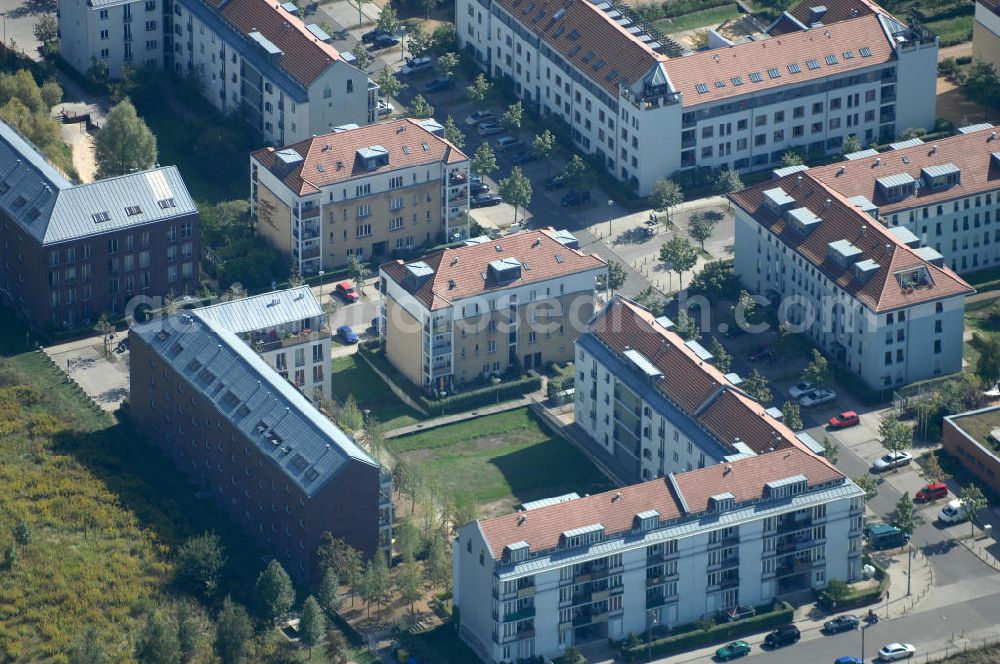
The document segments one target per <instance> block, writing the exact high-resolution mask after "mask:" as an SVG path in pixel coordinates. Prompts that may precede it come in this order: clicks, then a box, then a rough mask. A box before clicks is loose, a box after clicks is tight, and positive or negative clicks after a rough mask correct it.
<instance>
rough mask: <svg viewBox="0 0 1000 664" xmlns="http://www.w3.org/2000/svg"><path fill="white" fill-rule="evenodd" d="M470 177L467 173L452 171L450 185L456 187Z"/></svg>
mask: <svg viewBox="0 0 1000 664" xmlns="http://www.w3.org/2000/svg"><path fill="white" fill-rule="evenodd" d="M467 181H468V178H466V177H465V173H452V174H451V175H450V176H449V177H448V186H449V187H454V186H457V185H460V184H465V183H466V182H467Z"/></svg>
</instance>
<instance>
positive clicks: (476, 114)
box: [465, 110, 497, 127]
mask: <svg viewBox="0 0 1000 664" xmlns="http://www.w3.org/2000/svg"><path fill="white" fill-rule="evenodd" d="M496 117H497V116H496V113H494V112H493V111H484V110H480V111H473V113H472V115H470V116H469V117H467V118H465V124H467V125H469V126H470V127H474V126H476V125H477V124H479V123H481V122H486V121H488V120H495V119H496Z"/></svg>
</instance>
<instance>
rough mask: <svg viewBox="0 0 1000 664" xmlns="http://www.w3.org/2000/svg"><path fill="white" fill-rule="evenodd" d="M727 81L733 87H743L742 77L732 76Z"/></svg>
mask: <svg viewBox="0 0 1000 664" xmlns="http://www.w3.org/2000/svg"><path fill="white" fill-rule="evenodd" d="M729 80H731V81H732V82H733V85H743V77H742V76H733V77H732V78H731V79H729Z"/></svg>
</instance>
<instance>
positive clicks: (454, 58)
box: [437, 51, 458, 83]
mask: <svg viewBox="0 0 1000 664" xmlns="http://www.w3.org/2000/svg"><path fill="white" fill-rule="evenodd" d="M437 68H438V70H440V72H441V73H442V74H444V75H445V76H447V77H448V82H449V83H450V82H451V81H452V79H454V78H455V70H456V69H458V55H457V54H456V53H453V52H451V51H449V52H447V53H444V54H442V55H441V56H440V57H438V59H437Z"/></svg>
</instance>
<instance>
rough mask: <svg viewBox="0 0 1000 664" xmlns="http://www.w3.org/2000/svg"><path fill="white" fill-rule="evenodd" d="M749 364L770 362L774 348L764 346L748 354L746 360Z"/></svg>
mask: <svg viewBox="0 0 1000 664" xmlns="http://www.w3.org/2000/svg"><path fill="white" fill-rule="evenodd" d="M748 359H749V360H750V361H751V362H763V361H764V360H768V361H771V360H773V359H774V347H773V346H764V347H763V348H761V349H759V350H756V351H754V352H753V353H750V357H749V358H748Z"/></svg>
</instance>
